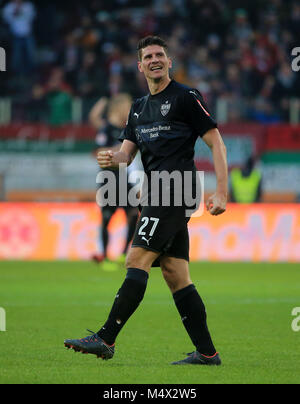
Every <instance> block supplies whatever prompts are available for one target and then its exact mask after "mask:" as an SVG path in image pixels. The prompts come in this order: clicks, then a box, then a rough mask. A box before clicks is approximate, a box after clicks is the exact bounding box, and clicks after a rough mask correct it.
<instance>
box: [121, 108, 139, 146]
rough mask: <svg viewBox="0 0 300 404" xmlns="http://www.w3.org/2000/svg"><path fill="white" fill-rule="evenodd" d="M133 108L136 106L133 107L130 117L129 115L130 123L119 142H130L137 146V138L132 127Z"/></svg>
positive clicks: (128, 122)
mask: <svg viewBox="0 0 300 404" xmlns="http://www.w3.org/2000/svg"><path fill="white" fill-rule="evenodd" d="M133 107H134V104H133V105H132V106H131V109H130V112H129V115H128V121H127V124H126V127H125V129H124V130H123V131H122V133H121V135H120V137H119V140H120V142H123V140H130V141H131V142H133V143H135V144H137V140H136V136H135V130H134V128H133V126H132V115H133Z"/></svg>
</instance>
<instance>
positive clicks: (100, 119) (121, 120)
mask: <svg viewBox="0 0 300 404" xmlns="http://www.w3.org/2000/svg"><path fill="white" fill-rule="evenodd" d="M131 103H132V99H131V97H130V95H129V94H126V93H120V94H117V95H114V96H113V97H111V98H110V99H109V100H108V99H107V98H105V97H102V98H100V100H99V101H98V102H97V103H96V104H95V105H94V106H93V108H92V109H91V111H90V114H89V120H90V123H91V124H92V125H93V126H94V127H95V128H96V129H97V130H98V133H97V135H96V145H97V151H98V152H99V151H104V150H108V149H110V150H113V151H118V150H119V149H120V141H119V137H120V135H121V133H122V131H123V129H124V127H125V124H126V121H127V118H128V113H129V110H130V106H131ZM105 111H106V118H104V116H105ZM111 170H112V171H113V172H114V174H115V177H116V182H118V180H119V176H118V174H119V172H118V170H116V169H113V168H112V169H111ZM101 185H103V184H100V187H101ZM126 186H127V190H130V188H131V185H130V183H129V182H128V183H127V184H126ZM117 189H119V187H118V186H117ZM116 199H117V200H118V198H116ZM118 208H119V206H118V205H116V204H114V205H105V206H103V207H102V208H101V211H102V224H101V232H100V234H101V238H102V244H103V254H99V253H95V254H93V256H92V259H93V260H94V261H95V262H97V263H100V262H101V263H102V264H101V265H102V267H103V269H104V270H107V271H113V270H116V269H118V268H119V265H118V264H119V263H121V264H124V263H125V255H126V254H127V250H128V247H129V245H130V242H131V241H132V237H133V234H134V230H135V226H136V222H137V218H138V209H137V208H136V207H132V206H129V205H127V206H122V208H123V209H124V211H125V214H126V218H127V237H126V242H125V246H124V249H123V252H122V254H121V255H120V257H119V258H118V259H117V262H113V261H111V260H109V259H108V258H107V249H108V245H109V231H108V226H109V223H110V221H111V219H112V217H113V215H114V213H115V212H116V211H117V209H118Z"/></svg>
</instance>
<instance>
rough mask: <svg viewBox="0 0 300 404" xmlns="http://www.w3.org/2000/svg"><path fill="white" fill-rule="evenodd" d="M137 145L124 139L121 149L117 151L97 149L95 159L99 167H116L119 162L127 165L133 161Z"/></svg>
mask: <svg viewBox="0 0 300 404" xmlns="http://www.w3.org/2000/svg"><path fill="white" fill-rule="evenodd" d="M137 150H138V148H137V146H136V144H135V143H133V142H131V141H130V140H126V139H125V140H124V141H123V143H122V146H121V149H120V150H119V151H117V152H114V151H113V150H106V151H99V152H98V154H97V161H98V164H99V166H100V167H101V168H108V167H118V165H119V164H121V163H124V164H127V165H128V166H129V165H130V164H131V162H132V161H133V159H134V157H135V155H136V153H137Z"/></svg>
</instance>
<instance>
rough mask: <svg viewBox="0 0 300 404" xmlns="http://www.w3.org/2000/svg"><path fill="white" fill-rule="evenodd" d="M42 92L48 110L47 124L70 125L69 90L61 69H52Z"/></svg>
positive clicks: (70, 102)
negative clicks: (43, 92)
mask: <svg viewBox="0 0 300 404" xmlns="http://www.w3.org/2000/svg"><path fill="white" fill-rule="evenodd" d="M44 91H45V97H46V102H47V105H48V109H49V116H48V122H49V124H50V125H55V126H57V125H64V124H67V123H70V122H71V120H72V96H71V89H70V87H69V86H68V85H67V84H66V82H65V81H64V72H63V70H62V69H61V68H59V67H56V68H54V69H53V71H52V73H51V75H50V78H49V80H48V82H47V84H46V86H45V88H44Z"/></svg>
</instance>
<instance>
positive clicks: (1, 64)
mask: <svg viewBox="0 0 300 404" xmlns="http://www.w3.org/2000/svg"><path fill="white" fill-rule="evenodd" d="M5 71H6V52H5V49H4V48H1V47H0V72H5Z"/></svg>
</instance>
